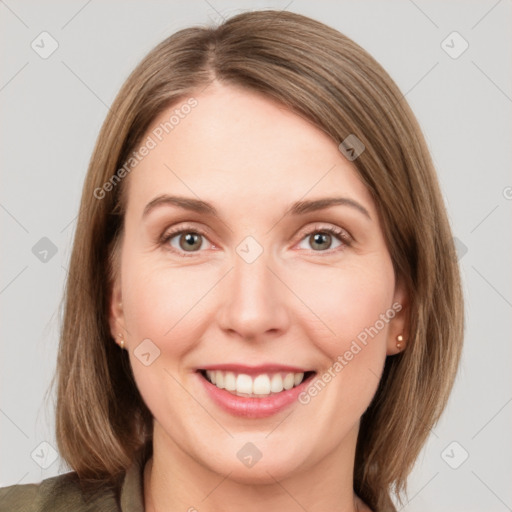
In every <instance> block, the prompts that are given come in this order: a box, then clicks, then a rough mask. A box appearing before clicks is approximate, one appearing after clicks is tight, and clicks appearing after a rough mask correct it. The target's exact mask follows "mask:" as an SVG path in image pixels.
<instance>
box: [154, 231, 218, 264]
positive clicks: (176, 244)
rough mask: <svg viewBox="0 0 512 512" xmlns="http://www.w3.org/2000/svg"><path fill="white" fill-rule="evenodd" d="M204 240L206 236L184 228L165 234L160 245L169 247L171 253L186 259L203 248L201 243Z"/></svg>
mask: <svg viewBox="0 0 512 512" xmlns="http://www.w3.org/2000/svg"><path fill="white" fill-rule="evenodd" d="M174 239H175V240H174ZM205 240H206V235H205V234H204V233H203V232H201V231H198V230H197V229H196V228H191V227H190V228H189V227H186V226H185V227H181V228H179V229H175V230H171V231H167V232H165V233H164V235H163V236H162V238H161V240H160V243H161V244H162V245H170V250H171V251H172V252H176V253H178V254H179V255H180V256H183V257H185V258H186V257H190V256H193V255H194V254H193V253H195V252H198V251H199V250H200V249H201V248H202V247H203V245H204V243H203V242H204V241H205ZM212 247H213V245H212ZM186 253H192V254H186Z"/></svg>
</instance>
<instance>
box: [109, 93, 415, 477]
mask: <svg viewBox="0 0 512 512" xmlns="http://www.w3.org/2000/svg"><path fill="white" fill-rule="evenodd" d="M194 98H195V100H196V102H197V103H194V102H193V101H191V102H190V103H188V104H189V105H195V106H192V107H191V108H187V107H182V106H183V105H185V104H187V99H185V100H183V101H182V102H180V103H179V104H177V105H174V106H173V107H171V108H169V109H168V110H166V111H165V112H163V113H162V114H161V115H160V116H159V117H158V119H156V120H155V121H154V123H153V124H152V126H151V127H150V129H149V130H148V132H147V133H146V136H145V137H144V139H143V144H145V145H146V148H148V149H147V151H145V150H142V151H139V154H140V155H142V153H147V154H146V156H143V157H142V159H141V161H140V162H139V163H138V164H137V165H136V166H135V167H134V169H133V170H132V171H131V173H130V175H129V177H128V178H125V179H127V180H128V183H126V184H127V185H129V188H128V201H127V210H126V217H125V231H124V238H123V243H122V249H121V254H120V260H119V262H120V278H119V280H118V281H117V282H116V283H115V285H114V293H113V299H112V304H111V317H110V323H111V329H112V334H113V335H114V336H116V337H117V335H118V333H123V334H124V337H125V339H126V347H127V348H128V350H129V354H130V361H131V365H132V368H133V373H134V376H135V379H136V383H137V386H138V388H139V390H140V392H141V395H142V397H143V399H144V400H145V402H146V404H147V405H148V407H149V409H150V410H151V412H152V414H153V416H154V419H155V433H154V442H155V443H159V446H158V448H155V449H156V450H157V449H165V450H171V451H173V452H175V453H178V451H179V454H180V455H179V456H180V457H181V458H182V461H188V462H190V463H192V464H199V465H200V466H202V467H203V468H204V469H207V470H211V471H214V472H216V473H219V474H222V475H227V474H228V473H229V474H230V477H231V478H232V479H235V480H239V481H246V482H248V481H256V480H259V481H273V480H272V478H277V479H280V478H282V477H284V476H285V475H293V474H296V473H297V472H301V471H304V470H311V469H312V468H313V467H315V466H316V465H319V464H320V463H321V462H325V461H327V460H328V459H329V458H332V461H333V462H334V461H335V460H339V459H337V458H336V457H340V456H345V457H346V456H347V454H350V456H351V457H353V453H354V449H355V442H356V438H357V432H358V427H359V420H360V417H361V415H362V414H363V413H364V411H365V410H366V408H367V407H368V406H369V404H370V401H371V399H372V397H373V395H374V393H375V391H376V389H377V385H378V383H379V379H380V376H381V373H382V369H383V365H384V362H385V358H386V355H389V354H394V353H396V352H397V350H396V348H395V345H396V336H397V335H399V334H401V333H402V329H403V327H404V320H403V318H404V310H402V311H401V312H399V310H400V308H401V305H404V306H405V304H404V301H405V299H406V297H405V295H404V293H403V290H402V289H401V288H400V287H398V286H396V282H395V276H394V273H393V266H392V262H391V259H390V255H389V253H388V251H387V248H386V244H385V240H384V237H383V232H382V228H381V224H380V223H379V218H378V215H377V210H376V205H375V204H374V201H373V200H372V198H371V195H370V194H369V192H368V190H367V189H366V187H365V186H364V185H363V183H362V182H361V181H360V179H359V178H358V175H357V173H356V171H355V170H354V168H353V164H352V163H351V162H349V161H348V160H347V159H346V158H345V157H344V156H343V154H342V153H341V152H340V150H339V149H338V146H337V144H336V143H334V142H333V141H332V140H331V139H330V138H329V137H328V136H327V135H326V134H325V133H323V132H322V131H321V130H319V129H318V128H316V127H315V126H313V125H312V124H311V123H309V122H308V121H306V120H304V119H303V118H301V117H299V116H297V115H295V114H293V113H291V112H290V111H288V110H286V109H285V108H283V107H282V106H280V105H278V104H276V103H274V102H272V101H271V100H269V99H267V98H265V97H263V96H260V95H258V94H256V93H252V92H248V91H246V90H242V89H240V88H235V87H232V86H225V85H223V86H220V85H218V84H214V85H211V86H209V87H208V88H206V90H205V91H204V92H202V93H198V94H197V95H195V96H194ZM176 109H177V111H176ZM173 115H174V118H173V119H172V120H171V121H169V120H170V118H171V116H173ZM165 123H167V125H165ZM166 132H167V133H166ZM148 137H151V140H152V142H151V141H150V140H149V139H148ZM171 196H172V197H174V196H178V197H179V198H180V200H183V201H184V200H185V199H186V200H188V202H182V205H181V206H179V205H177V204H176V203H175V202H173V201H172V200H171V199H170V198H171ZM328 198H329V199H331V198H341V200H340V201H339V202H337V203H335V204H331V205H330V206H328V207H324V208H316V207H313V206H308V204H309V202H310V201H318V200H320V199H328ZM206 204H207V205H206ZM187 205H188V206H189V207H187ZM293 205H295V206H293ZM317 206H318V205H317ZM324 206H325V205H324ZM192 207H193V208H192ZM213 212H215V213H213ZM331 229H332V230H334V232H333V233H330V232H329V230H331ZM180 231H181V234H179V233H178V232H180ZM120 303H122V305H121V304H120ZM205 369H208V371H209V373H208V374H206V373H205V372H203V371H201V370H205ZM307 372H315V375H313V376H312V377H309V378H308V379H307V380H304V381H302V382H301V373H305V377H308V376H309V375H311V374H310V373H307ZM289 374H292V376H291V377H290V376H289ZM208 376H209V377H210V378H211V379H212V380H215V381H216V383H217V385H214V384H212V383H210V382H209V381H208V380H207V377H208ZM303 378H304V377H303ZM295 384H297V386H296V387H292V388H291V389H289V388H290V386H295ZM222 387H224V389H221V388H222ZM226 387H227V388H228V390H226ZM283 387H284V389H283ZM280 389H282V391H279V390H280ZM249 392H252V393H253V394H255V396H254V397H247V394H248V393H249ZM236 393H239V395H237V394H236ZM164 446H165V448H164ZM177 447H179V449H178V448H177ZM168 453H170V452H168ZM270 475H272V477H271V476H270Z"/></svg>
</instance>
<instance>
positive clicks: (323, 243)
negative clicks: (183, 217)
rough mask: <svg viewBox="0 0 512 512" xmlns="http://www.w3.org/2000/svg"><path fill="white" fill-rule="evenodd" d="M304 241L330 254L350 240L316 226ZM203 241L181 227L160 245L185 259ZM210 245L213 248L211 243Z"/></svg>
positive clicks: (202, 236) (337, 230)
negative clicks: (335, 242)
mask: <svg viewBox="0 0 512 512" xmlns="http://www.w3.org/2000/svg"><path fill="white" fill-rule="evenodd" d="M333 238H334V241H337V242H338V245H337V246H336V247H334V249H333V248H332V243H333ZM304 240H306V241H307V242H309V243H310V244H311V247H313V249H312V250H313V252H328V253H329V254H331V253H332V252H333V251H337V250H340V249H342V248H343V247H348V246H350V244H351V241H352V238H351V236H350V235H349V234H348V233H347V231H345V230H344V229H342V228H339V227H337V226H323V225H317V226H315V227H314V228H313V229H310V230H309V231H306V232H305V233H303V234H302V237H301V241H304ZM205 241H207V238H206V234H205V233H203V232H202V231H201V230H198V229H197V228H195V227H188V226H181V227H180V228H176V229H172V230H170V231H166V232H165V233H164V234H163V235H162V237H161V239H160V244H161V245H163V246H166V248H167V249H169V250H170V251H172V252H174V253H177V254H178V255H179V256H182V257H185V258H186V257H191V256H194V253H198V252H201V249H204V248H205V247H204V245H205ZM208 243H210V242H208ZM210 245H211V247H215V246H214V245H213V244H211V243H210ZM187 253H188V254H187Z"/></svg>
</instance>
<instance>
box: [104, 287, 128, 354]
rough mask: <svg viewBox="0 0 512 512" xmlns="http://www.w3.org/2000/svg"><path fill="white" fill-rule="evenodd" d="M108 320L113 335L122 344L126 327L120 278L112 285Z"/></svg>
mask: <svg viewBox="0 0 512 512" xmlns="http://www.w3.org/2000/svg"><path fill="white" fill-rule="evenodd" d="M108 321H109V325H110V333H111V335H112V337H113V338H114V340H115V342H116V343H117V344H118V345H120V346H121V343H120V342H121V340H126V327H125V319H124V312H123V298H122V295H121V283H120V279H119V278H116V279H115V281H114V283H113V285H112V290H111V293H110V304H109V318H108ZM125 342H126V341H125Z"/></svg>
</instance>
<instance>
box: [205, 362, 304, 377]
mask: <svg viewBox="0 0 512 512" xmlns="http://www.w3.org/2000/svg"><path fill="white" fill-rule="evenodd" d="M198 370H209V371H213V370H221V371H226V372H233V373H245V374H247V375H258V374H261V373H277V372H289V373H305V372H308V371H309V372H311V371H314V370H311V369H307V368H301V367H299V366H289V365H282V364H262V365H258V366H248V365H245V364H237V363H223V364H210V365H207V366H202V367H201V368H198Z"/></svg>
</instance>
